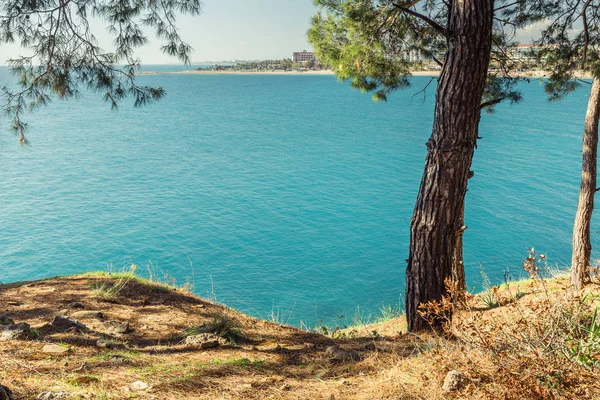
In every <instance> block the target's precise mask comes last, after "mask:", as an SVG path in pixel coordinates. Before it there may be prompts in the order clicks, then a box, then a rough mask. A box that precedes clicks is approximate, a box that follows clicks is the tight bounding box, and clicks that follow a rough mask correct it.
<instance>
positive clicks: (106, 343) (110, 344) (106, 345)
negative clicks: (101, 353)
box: [96, 339, 114, 349]
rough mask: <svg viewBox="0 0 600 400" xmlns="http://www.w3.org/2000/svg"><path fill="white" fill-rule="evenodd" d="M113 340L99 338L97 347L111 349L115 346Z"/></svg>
mask: <svg viewBox="0 0 600 400" xmlns="http://www.w3.org/2000/svg"><path fill="white" fill-rule="evenodd" d="M113 344H114V343H113V342H112V341H110V340H106V339H98V340H96V347H100V348H103V349H111V348H112V347H113Z"/></svg>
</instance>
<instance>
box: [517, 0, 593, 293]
mask: <svg viewBox="0 0 600 400" xmlns="http://www.w3.org/2000/svg"><path fill="white" fill-rule="evenodd" d="M525 15H526V16H527V17H528V18H535V19H540V17H543V18H545V19H547V20H548V24H547V26H546V28H545V29H544V30H543V31H542V32H541V36H540V38H539V40H537V43H538V44H539V46H541V47H542V50H541V51H540V52H539V54H538V59H539V61H540V63H541V64H543V65H544V66H545V68H547V69H549V70H550V72H551V73H550V76H549V78H548V80H546V81H545V88H546V91H547V92H548V94H549V99H550V100H559V99H562V98H563V97H564V96H566V95H567V94H569V93H571V92H572V91H574V90H575V89H576V88H577V87H579V86H581V85H582V84H585V85H587V84H589V82H587V81H583V80H581V79H578V75H580V74H582V73H585V74H589V75H591V76H592V77H593V81H592V83H591V91H590V96H589V101H588V106H587V113H586V116H585V127H584V132H583V146H582V169H581V185H580V189H579V201H578V204H577V213H576V216H575V222H574V224H573V252H572V261H571V284H572V285H573V286H575V287H576V288H578V289H581V288H582V287H583V286H584V285H585V283H587V282H588V281H589V280H590V257H591V251H592V242H591V237H590V230H591V219H592V213H593V210H594V196H595V194H596V192H597V190H598V189H597V188H596V184H597V182H596V181H597V179H596V170H597V153H598V120H599V118H600V1H598V0H585V1H576V2H569V1H545V2H539V3H531V4H529V5H528V7H527V10H526V13H525Z"/></svg>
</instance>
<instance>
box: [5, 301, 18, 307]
mask: <svg viewBox="0 0 600 400" xmlns="http://www.w3.org/2000/svg"><path fill="white" fill-rule="evenodd" d="M6 305H7V306H20V305H21V303H19V302H18V301H7V302H6Z"/></svg>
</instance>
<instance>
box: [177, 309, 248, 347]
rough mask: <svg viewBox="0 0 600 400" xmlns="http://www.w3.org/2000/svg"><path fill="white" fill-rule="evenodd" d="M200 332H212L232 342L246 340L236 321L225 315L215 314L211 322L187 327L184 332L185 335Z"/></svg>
mask: <svg viewBox="0 0 600 400" xmlns="http://www.w3.org/2000/svg"><path fill="white" fill-rule="evenodd" d="M200 333H212V334H213V335H217V336H220V337H222V338H223V339H225V340H227V341H228V342H229V343H234V344H235V343H241V342H243V341H245V340H246V337H245V336H244V334H243V333H242V330H241V329H240V327H239V325H238V323H237V322H236V321H235V320H233V319H232V318H230V317H228V316H226V315H217V316H215V317H214V318H213V320H212V321H211V322H208V323H206V324H203V325H200V326H197V327H193V328H189V329H187V330H186V332H185V334H186V336H192V335H198V334H200Z"/></svg>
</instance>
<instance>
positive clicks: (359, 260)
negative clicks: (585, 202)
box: [0, 67, 599, 325]
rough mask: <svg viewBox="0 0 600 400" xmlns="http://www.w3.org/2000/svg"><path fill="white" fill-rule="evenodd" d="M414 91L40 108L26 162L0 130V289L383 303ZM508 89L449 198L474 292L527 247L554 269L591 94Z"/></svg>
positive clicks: (389, 294)
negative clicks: (74, 285)
mask: <svg viewBox="0 0 600 400" xmlns="http://www.w3.org/2000/svg"><path fill="white" fill-rule="evenodd" d="M162 68H163V69H165V68H167V67H162ZM147 69H152V68H147ZM155 69H156V68H155ZM0 78H1V80H2V81H6V79H7V71H6V69H5V68H4V69H0ZM428 79H429V78H425V77H417V78H414V79H413V84H414V85H413V88H412V89H408V90H406V91H403V92H398V93H396V94H395V95H393V96H392V98H391V99H390V101H389V102H388V103H377V104H376V103H373V102H372V101H371V99H370V96H368V95H364V94H361V93H360V92H357V91H353V90H351V89H350V88H349V87H348V85H347V84H345V83H340V82H338V81H336V79H335V78H334V77H332V76H291V75H290V76H262V75H218V76H216V75H212V76H211V75H203V76H186V75H155V76H143V77H140V81H141V82H142V83H143V84H148V85H156V86H159V85H160V86H163V87H164V88H165V89H166V90H167V92H168V96H167V97H166V98H165V99H164V100H163V101H161V102H159V103H156V104H153V105H150V106H148V107H145V108H140V109H134V108H133V107H132V106H131V102H125V103H123V104H122V106H121V108H120V110H119V111H118V112H113V111H111V110H110V108H109V107H108V105H107V104H105V103H103V102H102V101H101V100H100V99H99V96H95V95H89V94H85V95H84V97H83V98H82V99H80V100H79V101H67V102H60V101H56V102H54V103H53V104H52V105H51V106H49V107H47V108H44V109H42V110H40V111H39V112H37V113H35V114H34V115H30V116H28V117H27V119H28V121H29V123H30V132H29V139H30V140H31V142H32V147H30V148H22V147H19V146H18V145H17V143H16V140H15V138H14V137H13V136H12V135H11V134H10V130H9V122H8V121H7V120H5V119H4V120H0V123H1V125H0V130H1V133H2V134H0V159H1V160H2V168H1V169H0V182H1V185H2V190H0V204H1V205H2V212H1V215H0V281H3V282H11V281H18V280H25V279H37V278H44V277H49V276H54V275H63V274H72V273H77V272H84V271H93V270H99V269H110V268H112V269H113V270H118V269H120V268H122V267H124V266H126V265H128V264H129V263H135V264H137V265H138V266H139V270H140V271H141V272H142V273H145V270H146V266H148V265H149V263H150V262H151V263H152V265H153V267H152V268H154V269H155V270H157V271H160V272H159V275H162V274H163V273H164V274H168V275H169V276H171V277H174V278H176V279H177V282H178V283H184V282H185V281H186V280H187V281H190V282H193V284H194V287H195V291H196V292H197V293H198V294H199V295H207V294H210V293H211V292H213V291H214V293H215V294H216V296H217V298H218V299H219V300H221V301H223V302H225V303H226V304H228V305H230V306H233V307H236V308H239V309H241V310H243V311H246V312H248V313H250V314H253V315H256V316H262V317H265V316H267V315H269V314H270V313H271V312H272V311H275V312H276V313H277V311H278V310H279V312H280V313H282V314H285V318H286V319H287V318H288V317H289V322H290V323H294V324H298V323H300V321H304V322H305V323H306V324H308V325H313V324H315V323H317V322H318V321H322V322H325V323H330V324H331V323H340V324H344V323H347V322H349V320H350V319H351V317H352V315H353V314H354V313H355V310H356V307H357V306H360V309H361V312H362V313H363V314H369V313H376V312H377V310H378V308H380V307H381V306H382V305H394V304H398V303H399V302H401V301H402V300H401V299H400V296H401V295H403V293H404V288H405V286H404V268H405V261H404V260H405V259H406V258H407V253H408V237H409V236H408V233H409V222H410V217H411V212H412V208H413V204H414V201H415V197H416V193H417V190H418V186H419V182H420V177H421V174H422V169H423V161H424V157H425V151H426V148H425V142H426V141H427V139H428V137H429V135H430V131H431V124H432V113H433V100H434V91H433V88H432V89H431V90H430V91H429V92H428V95H427V98H426V99H425V102H424V103H423V104H422V103H421V99H420V98H415V99H411V96H412V95H413V94H414V93H415V92H416V91H417V90H418V89H419V88H420V87H422V86H423V85H424V84H425V83H426V82H427V81H428ZM522 90H523V93H524V96H525V99H524V100H523V102H522V103H521V104H518V105H512V106H510V105H508V104H505V105H500V106H499V107H498V109H497V112H496V113H495V114H492V115H484V117H483V119H482V122H481V136H482V137H483V139H482V140H481V141H480V142H479V149H478V150H477V152H476V155H475V163H474V167H473V170H474V171H475V176H474V178H473V179H471V181H470V185H469V193H468V198H467V204H466V213H467V217H466V223H467V225H468V226H469V229H468V230H467V232H466V235H465V262H466V269H467V277H468V283H469V285H470V286H471V287H473V288H474V289H478V288H480V287H481V282H482V278H481V274H480V265H481V266H482V268H483V269H484V270H485V272H486V273H487V275H489V277H490V279H491V280H492V282H499V281H501V280H502V277H503V274H504V271H506V270H507V269H508V270H510V271H511V273H512V274H513V275H515V276H517V275H519V273H520V272H519V271H520V263H521V261H522V259H523V258H524V257H525V255H526V249H527V247H531V246H535V247H536V249H537V250H539V251H542V252H544V253H547V254H548V257H549V260H550V262H551V263H555V264H558V265H565V264H566V263H568V261H569V260H570V250H569V247H570V238H571V224H572V220H573V216H574V212H575V207H576V202H577V196H578V193H577V188H578V181H579V168H580V165H579V163H580V143H581V133H582V129H583V118H584V115H585V107H586V102H587V94H588V91H589V88H583V89H581V90H579V91H578V92H576V93H575V94H573V95H572V96H570V97H569V98H568V99H566V100H565V101H561V102H555V103H548V102H547V101H546V98H545V95H544V92H543V88H542V86H541V85H540V83H539V82H538V81H532V83H530V84H523V85H522ZM593 229H594V236H593V240H594V242H595V244H598V238H599V236H598V235H597V232H596V231H595V230H596V229H598V225H597V223H595V222H594V226H593Z"/></svg>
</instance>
